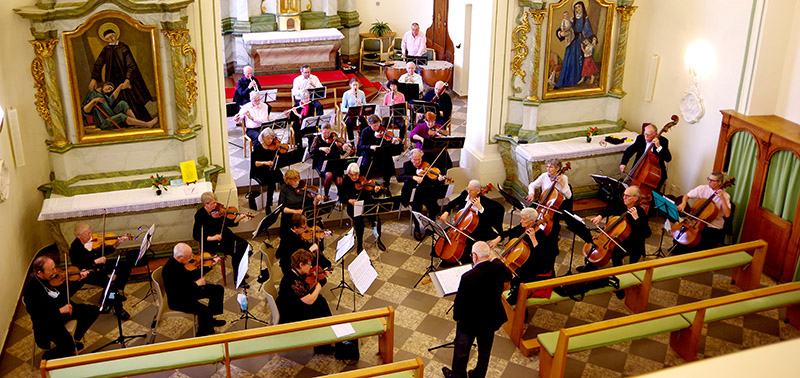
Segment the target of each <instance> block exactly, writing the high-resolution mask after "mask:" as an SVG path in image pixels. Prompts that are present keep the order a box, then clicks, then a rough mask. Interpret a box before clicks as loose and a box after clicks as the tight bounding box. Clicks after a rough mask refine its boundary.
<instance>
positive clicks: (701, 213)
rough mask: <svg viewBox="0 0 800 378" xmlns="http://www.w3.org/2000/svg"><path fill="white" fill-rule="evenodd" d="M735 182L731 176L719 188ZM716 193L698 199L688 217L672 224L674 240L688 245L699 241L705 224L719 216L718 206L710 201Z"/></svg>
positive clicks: (694, 244) (691, 245) (695, 244)
mask: <svg viewBox="0 0 800 378" xmlns="http://www.w3.org/2000/svg"><path fill="white" fill-rule="evenodd" d="M735 183H736V179H735V178H731V179H730V181H728V182H726V183H725V184H723V185H722V186H720V189H725V188H727V187H729V186H731V185H735ZM716 195H717V193H716V192H715V193H712V194H711V196H709V197H708V198H706V199H702V200H698V201H697V202H696V203H695V204H694V205H695V206H694V208H695V209H694V210H692V212H691V215H690V216H689V217H686V218H684V219H683V220H682V221H680V222H677V223H673V224H672V227H671V232H670V233H671V234H672V238H673V239H675V241H677V242H678V243H680V244H683V245H685V246H688V247H694V246H697V244H699V243H700V233H701V232H702V231H703V229H704V228H705V227H706V224H707V223H710V222H711V221H712V220H714V219H716V218H717V217H718V216H719V208H718V207H717V205H716V204H714V202H712V201H713V199H714V197H716Z"/></svg>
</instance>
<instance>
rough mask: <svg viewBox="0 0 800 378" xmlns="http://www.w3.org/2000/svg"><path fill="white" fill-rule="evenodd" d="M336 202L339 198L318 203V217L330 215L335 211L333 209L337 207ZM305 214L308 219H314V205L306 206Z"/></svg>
mask: <svg viewBox="0 0 800 378" xmlns="http://www.w3.org/2000/svg"><path fill="white" fill-rule="evenodd" d="M336 203H337V200H329V201H325V202H320V203H319V204H317V209H316V210H317V218H322V217H323V216H325V215H330V214H331V213H332V212H333V209H335V208H336ZM303 215H305V217H306V218H307V219H314V206H306V207H305V208H304V209H303Z"/></svg>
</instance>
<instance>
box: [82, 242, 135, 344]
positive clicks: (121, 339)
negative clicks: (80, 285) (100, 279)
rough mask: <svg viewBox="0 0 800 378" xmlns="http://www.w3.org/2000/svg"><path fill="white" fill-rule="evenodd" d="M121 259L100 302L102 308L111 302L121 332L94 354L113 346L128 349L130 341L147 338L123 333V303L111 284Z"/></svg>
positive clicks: (116, 264)
mask: <svg viewBox="0 0 800 378" xmlns="http://www.w3.org/2000/svg"><path fill="white" fill-rule="evenodd" d="M120 259H121V257H119V256H118V257H117V262H116V263H114V270H112V271H111V275H110V276H109V277H108V283H107V284H106V289H105V291H103V300H102V301H101V302H100V308H103V307H105V304H106V299H108V300H109V301H111V304H112V305H113V306H114V315H116V317H117V329H118V330H119V336H118V337H117V338H116V339H114V340H111V341H109V342H108V343H106V344H104V345H103V346H101V347H99V348H97V349H95V350H93V351H92V353H94V352H97V351H100V350H103V349H105V348H106V347H109V346H111V345H113V344H119V345H121V346H122V348H126V345H125V343H126V342H127V341H128V340H134V339H138V338H140V337H141V338H145V337H147V335H146V334H140V335H132V336H125V334H124V333H122V318H121V317H120V313H122V301H121V300H119V293H117V292H112V291H111V282H112V281H114V277H115V276H116V274H117V267H119V260H120Z"/></svg>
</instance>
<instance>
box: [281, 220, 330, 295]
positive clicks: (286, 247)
mask: <svg viewBox="0 0 800 378" xmlns="http://www.w3.org/2000/svg"><path fill="white" fill-rule="evenodd" d="M306 230H308V218H306V216H305V215H303V214H293V215H292V224H291V228H290V231H289V232H287V233H285V234H283V235H282V236H281V244H280V245H279V246H278V249H277V250H276V251H275V257H276V258H277V259H278V264H279V265H280V267H281V270H283V274H284V275H287V274H289V271H290V270H291V269H292V254H293V253H294V252H295V251H297V250H298V249H305V250H308V251H310V252H312V253H314V254H316V252H317V251H320V250H321V249H320V245H321V244H322V239H318V240H317V243H312V241H311V240H304V239H303V238H302V237H301V235H303V233H304V232H306ZM318 238H319V236H318ZM314 263H316V257H315V258H314ZM319 265H320V266H321V267H323V268H329V267H330V266H331V262H330V260H328V258H327V257H325V255H323V254H322V253H320V255H319ZM322 285H325V282H324V281H323V282H322Z"/></svg>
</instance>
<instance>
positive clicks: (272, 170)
mask: <svg viewBox="0 0 800 378" xmlns="http://www.w3.org/2000/svg"><path fill="white" fill-rule="evenodd" d="M276 144H279V142H278V140H277V137H276V136H275V131H274V130H272V129H270V128H266V129H264V130H262V131H261V134H259V135H258V143H257V144H256V145H255V146H253V152H252V154H251V155H250V177H251V178H252V179H254V180H256V182H257V183H258V185H260V186H266V187H267V207H266V212H267V213H269V212H270V209H271V208H272V194H273V193H274V192H275V188H276V187H277V184H278V183H279V182H281V181H282V180H283V173H281V170H280V169H279V168H276V167H275V164H276V163H277V160H276V159H275V155H277V154H278V150H277V149H276V148H274V146H275V145H276Z"/></svg>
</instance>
